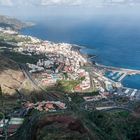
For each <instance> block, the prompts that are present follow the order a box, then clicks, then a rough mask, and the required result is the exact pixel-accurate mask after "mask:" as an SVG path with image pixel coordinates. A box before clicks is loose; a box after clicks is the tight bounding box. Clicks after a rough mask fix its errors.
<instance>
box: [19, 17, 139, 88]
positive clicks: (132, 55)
mask: <svg viewBox="0 0 140 140" xmlns="http://www.w3.org/2000/svg"><path fill="white" fill-rule="evenodd" d="M35 23H36V25H35V26H33V27H30V28H26V29H23V30H21V33H22V34H25V35H32V36H35V37H38V38H40V39H44V40H50V41H53V42H66V43H71V44H77V45H80V46H85V47H86V48H85V49H83V50H82V52H83V53H86V54H94V55H96V56H97V57H96V58H95V60H96V61H97V62H98V63H101V64H104V65H108V66H115V67H123V68H130V69H138V70H140V24H139V23H140V20H139V19H138V17H137V16H136V17H133V16H132V17H130V16H129V15H127V16H125V15H123V16H120V15H115V16H112V15H103V16H101V15H100V16H95V17H92V18H86V19H85V18H81V17H80V18H78V17H66V16H62V17H55V16H54V17H51V16H50V17H47V18H43V19H39V20H35ZM123 85H124V86H127V87H130V88H137V89H140V76H139V75H136V76H130V77H126V78H125V79H124V80H123Z"/></svg>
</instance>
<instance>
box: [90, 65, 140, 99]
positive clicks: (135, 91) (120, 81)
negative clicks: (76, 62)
mask: <svg viewBox="0 0 140 140" xmlns="http://www.w3.org/2000/svg"><path fill="white" fill-rule="evenodd" d="M99 71H100V73H99ZM92 72H93V73H94V74H96V76H97V77H98V78H96V79H98V81H96V80H95V79H94V81H95V82H96V83H100V84H99V85H100V87H103V88H104V87H106V89H108V91H109V93H111V94H114V95H118V96H123V97H128V98H129V99H131V100H140V89H139V88H137V87H134V88H133V86H132V87H129V84H127V83H126V81H125V80H126V79H128V78H129V79H130V78H133V77H134V78H135V77H138V76H140V70H133V69H124V68H117V67H112V66H104V65H100V64H97V63H95V64H94V65H93V69H92ZM137 79H138V78H137ZM133 81H134V80H133ZM133 81H132V82H133ZM137 81H138V80H137ZM124 83H125V84H124ZM107 84H108V85H107ZM101 85H102V86H101Z"/></svg>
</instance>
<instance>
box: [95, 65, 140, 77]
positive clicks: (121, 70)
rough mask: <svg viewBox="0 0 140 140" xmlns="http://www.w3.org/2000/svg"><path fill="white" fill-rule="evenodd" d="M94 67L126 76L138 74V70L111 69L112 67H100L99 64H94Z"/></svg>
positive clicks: (139, 72) (139, 71)
mask: <svg viewBox="0 0 140 140" xmlns="http://www.w3.org/2000/svg"><path fill="white" fill-rule="evenodd" d="M95 66H96V67H98V68H102V69H105V70H108V71H113V72H121V73H126V75H135V74H140V70H133V69H125V68H117V67H112V66H104V65H101V64H98V63H96V65H95Z"/></svg>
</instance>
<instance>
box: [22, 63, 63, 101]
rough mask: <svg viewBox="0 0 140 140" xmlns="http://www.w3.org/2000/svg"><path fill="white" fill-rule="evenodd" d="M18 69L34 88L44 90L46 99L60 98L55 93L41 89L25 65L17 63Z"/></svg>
mask: <svg viewBox="0 0 140 140" xmlns="http://www.w3.org/2000/svg"><path fill="white" fill-rule="evenodd" d="M19 66H20V69H21V70H22V72H23V73H24V75H25V77H26V78H27V79H28V80H29V81H30V82H31V83H32V85H33V86H34V88H39V89H40V90H41V91H43V92H45V93H46V94H47V95H48V100H60V99H59V98H58V97H56V95H53V93H48V92H47V91H46V90H45V89H43V88H42V87H41V86H40V85H39V83H38V82H37V81H35V80H34V79H33V78H32V76H31V74H30V73H29V71H28V70H27V68H26V66H25V65H22V64H19Z"/></svg>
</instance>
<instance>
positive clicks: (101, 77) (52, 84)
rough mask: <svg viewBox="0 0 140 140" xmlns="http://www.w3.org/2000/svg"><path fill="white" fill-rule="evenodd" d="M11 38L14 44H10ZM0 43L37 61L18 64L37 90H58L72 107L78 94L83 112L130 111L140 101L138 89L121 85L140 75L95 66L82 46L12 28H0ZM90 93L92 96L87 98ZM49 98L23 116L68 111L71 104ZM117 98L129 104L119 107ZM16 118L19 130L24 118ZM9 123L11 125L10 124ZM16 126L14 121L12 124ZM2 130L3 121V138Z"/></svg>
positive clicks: (25, 107)
mask: <svg viewBox="0 0 140 140" xmlns="http://www.w3.org/2000/svg"><path fill="white" fill-rule="evenodd" d="M5 36H6V38H5ZM9 36H10V39H9ZM11 36H12V38H13V40H11ZM0 39H1V42H2V43H3V44H4V45H8V46H16V47H11V48H10V47H9V48H8V49H9V51H12V52H15V53H18V54H20V55H24V56H25V57H26V56H29V57H35V58H36V61H34V62H26V63H25V64H23V63H22V64H21V63H20V64H19V66H20V68H21V70H22V71H23V73H24V75H25V77H26V78H28V79H29V80H30V81H31V83H32V84H33V85H34V86H35V87H38V88H40V89H41V90H43V91H49V88H51V89H55V88H56V89H55V90H56V91H59V92H62V93H67V94H66V96H67V98H68V102H70V104H71V103H72V98H71V97H70V93H79V94H81V95H82V98H83V100H84V103H81V105H80V108H81V109H86V110H91V109H94V108H96V109H97V110H108V109H116V108H117V109H118V108H119V109H125V110H129V111H130V110H131V109H130V108H129V100H132V101H133V100H140V91H139V90H138V89H131V88H129V87H124V86H123V85H122V83H121V81H122V80H123V78H124V77H125V76H126V75H129V74H140V71H137V70H136V71H135V70H127V69H119V68H112V67H106V66H102V65H99V64H96V63H95V64H94V63H92V62H91V61H90V60H89V58H88V57H87V56H86V55H84V54H82V53H81V52H80V49H81V48H80V46H74V45H71V44H67V43H53V42H51V41H43V40H40V39H38V38H35V37H32V36H25V35H20V34H19V33H18V32H16V31H13V30H11V29H9V28H7V29H4V28H0ZM107 74H108V75H107ZM114 75H115V76H114ZM116 79H117V80H116ZM18 92H20V91H18ZM87 92H89V93H93V94H90V95H87V94H84V93H87ZM94 93H98V95H94ZM48 96H49V98H48V99H49V100H47V101H42V102H36V103H33V102H30V101H24V104H23V108H22V112H23V111H25V112H27V111H28V110H30V109H35V110H38V111H41V112H42V111H45V112H57V111H61V110H66V109H67V108H69V105H68V103H67V102H65V101H60V100H59V97H58V96H56V95H54V94H51V93H50V94H48ZM118 97H120V98H123V97H124V98H126V102H127V103H128V104H127V105H126V104H125V105H122V104H123V101H122V102H119V103H118V102H117V103H116V100H114V99H116V98H118ZM122 100H123V99H122ZM21 114H22V113H21ZM17 117H19V118H20V119H21V121H19V124H18V127H19V125H21V124H22V121H23V118H24V115H16V116H15V118H12V119H13V120H15V119H17ZM7 122H8V124H9V122H10V121H7ZM14 123H15V121H14V122H13V123H11V124H14ZM3 126H4V124H3V121H1V122H0V134H2V130H3V129H2V128H3ZM15 129H17V127H16V128H15ZM9 131H11V129H10V130H9ZM12 132H15V130H12ZM9 133H10V132H9ZM0 136H1V135H0Z"/></svg>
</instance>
